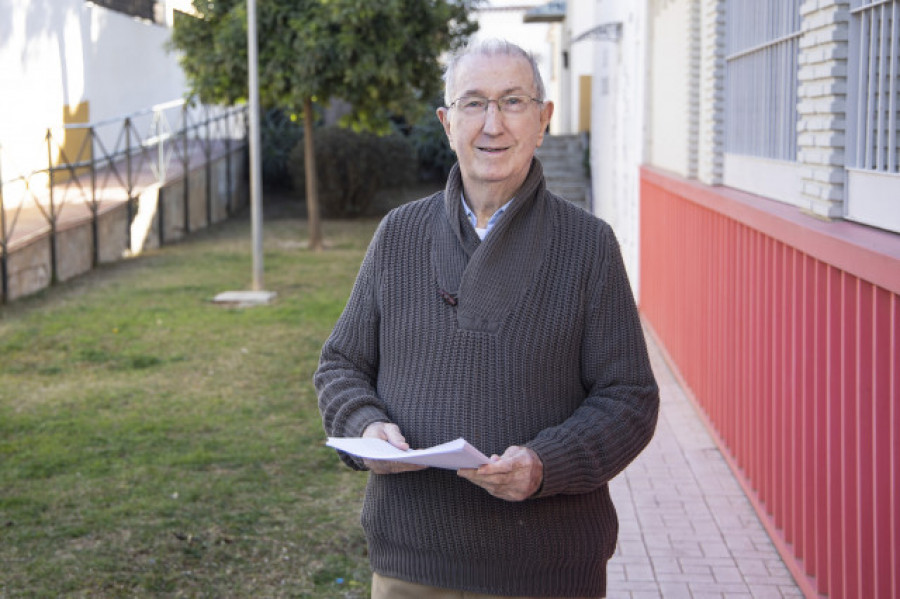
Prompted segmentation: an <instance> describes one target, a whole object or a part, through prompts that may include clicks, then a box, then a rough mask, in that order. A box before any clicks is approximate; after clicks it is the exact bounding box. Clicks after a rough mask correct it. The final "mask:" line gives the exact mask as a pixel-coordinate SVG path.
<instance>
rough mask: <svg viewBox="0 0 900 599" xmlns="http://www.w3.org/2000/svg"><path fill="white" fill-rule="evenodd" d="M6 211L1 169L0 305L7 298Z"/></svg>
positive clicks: (1, 153)
mask: <svg viewBox="0 0 900 599" xmlns="http://www.w3.org/2000/svg"><path fill="white" fill-rule="evenodd" d="M2 164H3V146H0V166H2ZM6 241H7V240H6V209H5V208H4V207H3V169H2V168H0V251H2V252H3V255H2V256H0V304H5V303H6V302H7V298H9V273H8V272H7V245H6Z"/></svg>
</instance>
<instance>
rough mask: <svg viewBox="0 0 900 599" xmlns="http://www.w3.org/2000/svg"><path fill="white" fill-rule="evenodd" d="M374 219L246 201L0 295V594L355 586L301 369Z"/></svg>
mask: <svg viewBox="0 0 900 599" xmlns="http://www.w3.org/2000/svg"><path fill="white" fill-rule="evenodd" d="M376 224H377V220H374V219H372V220H366V221H354V222H340V223H339V222H328V223H325V235H326V238H327V240H328V242H329V244H330V249H328V250H327V251H326V252H324V253H321V254H313V253H311V252H309V251H307V250H306V249H305V247H304V240H305V238H306V223H305V221H302V220H299V219H297V218H293V217H291V216H290V215H288V216H284V215H282V216H281V217H279V218H267V220H266V222H265V229H264V231H265V233H264V240H265V287H266V289H268V290H271V291H276V292H277V293H278V296H277V299H276V301H275V302H274V303H273V304H272V305H270V306H265V307H255V308H246V309H237V308H227V307H222V306H220V305H216V304H213V303H212V302H211V299H212V298H213V296H215V295H216V294H217V293H219V292H221V291H228V290H235V289H246V288H247V287H248V285H249V282H250V274H251V273H250V268H251V266H250V265H251V258H250V227H249V222H248V220H247V219H246V218H244V217H238V218H235V219H233V220H231V221H229V222H227V223H223V224H219V225H216V226H215V227H213V228H212V229H211V230H208V231H203V232H199V233H196V234H194V235H193V236H192V238H191V239H190V240H188V241H185V242H183V243H181V244H178V245H173V246H168V247H165V248H163V249H161V250H158V251H154V252H151V253H149V254H145V255H144V256H141V257H138V258H134V259H130V260H126V261H123V262H121V263H118V264H115V265H109V266H103V267H101V268H100V269H98V270H96V271H94V272H92V273H90V274H88V275H86V276H83V277H81V278H79V279H78V280H75V281H70V282H68V283H64V284H62V285H59V286H57V287H54V288H52V289H50V290H48V291H45V292H43V293H41V294H39V295H37V296H34V297H31V298H26V299H22V300H19V301H17V302H14V303H12V304H10V305H7V306H3V307H0V597H4V598H5V597H57V596H67V597H69V596H71V597H135V596H137V597H140V596H169V597H311V598H326V597H327V598H335V597H367V596H368V587H369V576H370V574H369V570H368V565H367V561H366V556H365V541H364V538H363V536H362V533H361V531H360V529H359V525H358V517H359V507H360V501H361V496H362V490H363V487H364V484H365V478H366V476H365V474H361V473H355V472H352V471H350V470H348V469H347V468H345V467H344V466H342V465H341V464H340V463H339V460H338V458H337V456H336V455H335V454H334V452H333V451H332V450H330V449H327V448H325V447H324V433H323V431H322V427H321V421H320V419H319V414H318V410H317V408H316V397H315V391H314V389H313V386H312V382H311V379H312V374H313V371H314V370H315V367H316V362H317V359H318V353H319V350H320V348H321V345H322V342H323V341H324V340H325V338H326V336H327V335H328V333H329V331H330V329H331V327H332V325H333V323H334V321H335V320H336V319H337V317H338V315H339V314H340V311H341V309H342V307H343V305H344V302H345V301H346V298H347V295H348V293H349V291H350V288H351V286H352V283H353V279H354V277H355V275H356V272H357V270H358V268H359V264H360V261H361V259H362V256H363V253H364V251H365V247H366V245H367V243H368V241H369V239H370V238H371V235H372V233H373V231H374V229H375V226H376Z"/></svg>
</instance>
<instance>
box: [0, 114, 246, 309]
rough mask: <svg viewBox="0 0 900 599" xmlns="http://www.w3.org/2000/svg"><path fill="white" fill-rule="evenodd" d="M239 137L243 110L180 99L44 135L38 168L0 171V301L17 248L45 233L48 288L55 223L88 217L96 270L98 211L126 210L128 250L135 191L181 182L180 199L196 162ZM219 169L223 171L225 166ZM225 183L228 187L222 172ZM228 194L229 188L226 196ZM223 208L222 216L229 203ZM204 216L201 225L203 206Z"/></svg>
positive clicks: (229, 147)
mask: <svg viewBox="0 0 900 599" xmlns="http://www.w3.org/2000/svg"><path fill="white" fill-rule="evenodd" d="M246 132H247V112H246V107H244V106H239V107H218V106H207V105H196V104H192V103H190V102H187V101H184V100H175V101H172V102H167V103H164V104H159V105H157V106H153V107H152V108H149V109H147V110H143V111H139V112H135V113H132V114H130V115H127V116H125V117H123V118H116V119H109V120H105V121H100V122H95V123H86V124H71V125H65V126H63V127H60V128H49V129H47V131H46V134H45V136H44V144H45V147H46V156H47V166H46V167H44V168H40V169H36V170H32V171H30V172H27V173H21V174H16V175H13V176H11V177H9V178H6V179H4V178H3V177H4V176H6V175H5V174H4V173H2V172H0V282H2V295H0V299H2V301H3V302H5V301H7V299H8V297H9V289H8V281H9V272H8V258H9V254H10V251H11V250H12V249H13V248H15V247H16V246H17V245H19V244H24V243H27V242H28V241H29V240H30V239H32V238H33V237H35V236H37V235H46V234H49V238H50V254H51V257H50V269H51V273H50V279H51V283H52V282H55V281H56V280H57V278H58V277H57V264H58V258H57V247H56V240H57V235H56V234H57V231H58V229H59V227H60V225H61V224H62V223H63V221H64V220H65V221H78V220H86V219H90V221H91V223H92V230H93V245H94V247H93V264H94V265H95V266H96V264H97V262H98V260H99V256H98V253H99V250H98V241H97V240H98V235H97V225H98V219H99V215H100V213H101V211H102V210H103V209H104V207H106V206H108V205H109V204H121V203H123V202H124V203H126V204H127V210H128V216H127V222H128V223H129V227H128V231H127V232H126V236H128V246H129V247H130V241H131V240H130V234H131V229H130V224H131V222H132V221H133V219H134V216H135V214H134V208H135V205H134V204H135V200H136V198H137V196H138V195H139V194H140V192H141V191H142V190H143V189H145V188H147V187H149V186H151V185H154V184H159V185H162V184H164V183H165V182H167V181H173V180H177V179H179V178H183V179H184V193H185V197H187V195H188V181H187V176H186V174H187V173H189V172H191V170H192V169H193V168H196V167H197V165H198V164H202V163H206V164H209V163H210V162H211V161H212V160H213V159H215V158H217V157H219V156H225V155H230V154H231V152H232V151H233V150H236V149H237V148H238V147H242V146H243V145H245V144H246V139H247V135H246ZM0 151H2V147H0ZM225 163H226V168H228V169H230V167H231V161H230V160H228V161H225ZM0 164H2V162H0ZM205 176H206V177H207V181H206V184H207V188H209V186H210V181H209V177H210V169H206V175H205ZM226 180H227V181H228V183H229V185H230V184H231V181H232V177H231V173H230V172H229V173H228V176H226ZM231 196H232V194H231V190H229V191H228V197H229V198H231ZM207 197H209V195H208V196H207ZM160 208H162V205H161V206H160ZM227 208H228V211H229V213H230V212H231V209H232V206H231V204H230V203H229V205H228V207H227ZM206 213H207V219H209V218H210V215H211V214H212V210H211V209H210V206H209V205H207V211H206ZM208 224H210V223H207V225H208ZM190 229H191V218H190V212H189V203H187V202H185V207H184V230H185V232H190ZM158 235H159V237H160V238H159V242H160V244H162V243H164V242H165V239H164V238H163V236H164V235H165V232H164V227H161V226H160V227H158Z"/></svg>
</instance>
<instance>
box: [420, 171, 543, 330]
mask: <svg viewBox="0 0 900 599" xmlns="http://www.w3.org/2000/svg"><path fill="white" fill-rule="evenodd" d="M461 193H462V177H461V174H460V172H459V165H458V164H457V165H455V166H454V167H453V169H452V170H451V171H450V175H449V177H448V179H447V186H446V188H445V190H444V198H443V199H444V206H443V208H444V209H443V210H442V211H439V215H438V218H437V222H436V223H435V228H434V239H433V244H432V264H433V267H434V270H435V274H436V276H437V279H438V285H439V286H440V290H441V291H443V292H446V293H447V294H449V295H451V296H454V297H455V298H456V302H457V305H456V311H457V319H458V323H459V326H460V328H463V329H468V330H477V331H484V332H496V331H497V330H498V329H499V327H500V324H501V322H502V320H503V318H504V317H505V315H506V314H507V313H508V312H509V310H510V309H512V307H513V305H514V304H515V302H517V301H518V300H519V298H520V296H521V295H522V294H523V293H524V292H525V291H526V290H527V289H528V287H529V286H530V284H531V281H532V279H533V275H534V273H535V272H536V271H537V269H538V268H539V266H540V263H541V258H542V256H543V253H544V247H545V246H546V244H547V239H548V230H549V227H550V226H551V223H550V222H549V208H548V204H547V202H546V198H545V197H544V196H545V193H546V189H545V184H544V174H543V168H542V166H541V163H540V161H539V160H538V159H536V158H535V159H533V160H532V163H531V169H530V170H529V172H528V176H527V177H526V178H525V181H524V182H523V183H522V186H521V187H520V188H519V190H518V191H517V192H516V194H515V198H516V199H515V201H513V202H512V203H511V204H510V206H509V208H507V210H506V212H505V214H504V216H503V218H502V219H500V220H499V221H498V222H497V224H496V226H495V227H494V228H493V230H492V231H491V234H490V235H488V236H487V237H486V238H485V240H484V241H481V240H480V239H479V238H478V234H477V233H476V232H475V228H474V227H473V226H472V224H471V222H470V221H469V219H468V218H467V217H466V215H465V211H464V210H463V207H462V200H461Z"/></svg>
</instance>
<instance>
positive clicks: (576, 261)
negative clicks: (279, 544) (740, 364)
mask: <svg viewBox="0 0 900 599" xmlns="http://www.w3.org/2000/svg"><path fill="white" fill-rule="evenodd" d="M461 185H462V183H461V179H460V176H459V171H458V167H454V169H453V171H452V172H451V174H450V177H449V180H448V183H447V187H446V189H445V190H444V191H443V192H440V193H437V194H435V195H433V196H431V197H429V198H425V199H423V200H419V201H417V202H413V203H410V204H406V205H404V206H401V207H399V208H397V209H395V210H394V211H392V212H391V213H390V214H388V216H387V217H385V219H384V221H383V222H382V223H381V225H380V226H379V228H378V231H377V232H376V234H375V236H374V237H373V239H372V242H371V244H370V246H369V250H368V252H367V253H366V257H365V259H364V260H363V264H362V267H361V268H360V273H359V276H358V277H357V281H356V284H355V285H354V288H353V291H352V293H351V296H350V299H349V301H348V303H347V306H346V308H345V310H344V313H343V314H342V316H341V317H340V319H339V320H338V322H337V324H336V325H335V328H334V331H333V332H332V334H331V336H330V338H329V339H328V341H327V342H326V344H325V346H324V347H323V350H322V356H321V361H320V365H319V369H318V371H317V372H316V375H315V384H316V388H317V390H318V393H319V406H320V409H321V412H322V417H323V423H324V426H325V430H326V432H327V434H328V435H330V436H336V437H356V436H360V435H361V434H362V432H363V430H364V429H365V427H366V426H368V425H369V424H371V423H372V422H376V421H390V422H395V423H396V424H397V425H399V427H400V430H401V431H402V432H403V434H404V435H405V436H406V439H407V441H408V442H409V443H410V446H411V447H414V448H418V447H429V446H431V445H435V444H438V443H444V442H446V441H450V440H453V439H455V438H457V437H465V438H466V439H467V440H469V442H471V443H472V444H473V445H475V446H476V447H478V448H479V449H480V450H481V451H482V452H484V453H485V454H487V455H490V454H492V453H496V454H502V453H503V451H504V450H505V449H506V448H507V447H509V446H511V445H525V446H527V447H530V448H531V449H533V450H534V451H535V452H536V453H537V454H538V456H539V457H540V458H541V460H542V462H543V464H544V481H543V485H542V487H541V490H540V492H539V493H538V495H537V496H536V497H533V498H531V499H528V500H526V501H523V502H507V501H503V500H500V499H496V498H494V497H492V496H491V495H489V494H488V493H487V492H486V491H484V490H483V489H481V488H480V487H477V486H476V485H473V484H472V483H470V482H468V481H466V480H464V479H461V478H459V477H458V476H457V475H456V473H455V472H452V471H447V470H439V469H426V470H422V471H417V472H409V473H404V474H395V475H370V477H369V482H368V486H367V489H366V497H365V501H364V505H363V511H362V524H363V528H364V530H365V532H366V536H367V539H368V544H369V554H370V559H371V564H372V568H373V569H374V570H375V571H377V572H379V573H381V574H383V575H386V576H392V577H395V578H401V579H404V580H409V581H413V582H418V583H420V584H427V585H432V586H440V587H449V588H456V589H461V590H468V591H474V592H481V593H491V594H500V595H536V596H542V595H544V596H559V597H566V596H572V597H574V596H602V595H604V594H605V592H606V562H607V560H608V559H609V558H610V557H611V556H612V553H613V551H614V549H615V543H616V537H617V531H618V522H617V518H616V514H615V509H614V507H613V505H612V502H611V500H610V497H609V490H608V487H607V483H608V481H609V480H610V479H611V478H612V477H614V476H615V475H616V474H618V473H619V472H621V471H622V469H624V468H625V466H626V465H627V464H628V463H629V462H630V461H631V460H633V459H634V458H635V456H637V454H638V453H640V451H641V450H642V449H643V448H644V447H645V446H646V444H647V443H648V442H649V441H650V438H651V437H652V435H653V431H654V428H655V425H656V417H657V411H658V408H659V396H658V390H657V387H656V383H655V381H654V378H653V373H652V371H651V369H650V363H649V359H648V357H647V350H646V345H645V342H644V337H643V332H642V330H641V325H640V321H639V318H638V314H637V309H636V307H635V304H634V300H633V297H632V294H631V289H630V287H629V285H628V280H627V277H626V274H625V269H624V266H623V264H622V259H621V256H620V253H619V247H618V243H617V241H616V239H615V236H614V235H613V232H612V230H611V229H610V227H609V226H608V225H607V224H606V223H604V222H603V221H601V220H599V219H597V218H595V217H593V216H591V215H589V214H588V213H586V212H584V211H583V210H581V209H580V208H577V207H575V206H573V205H571V204H570V203H568V202H566V201H565V200H562V199H560V198H558V197H556V196H554V195H553V194H551V193H550V192H548V191H547V190H546V188H545V185H544V178H543V172H542V169H541V165H540V162H539V161H538V160H536V159H535V160H534V161H533V163H532V168H531V172H530V173H529V175H528V177H527V179H526V181H525V182H524V184H523V185H522V187H521V189H519V191H518V193H517V194H516V199H515V201H513V202H512V204H511V205H510V207H509V208H508V209H507V211H506V213H505V214H504V215H503V216H502V218H501V219H500V220H499V221H498V223H497V225H496V226H495V227H494V229H493V230H492V231H491V233H490V234H489V235H488V236H487V238H486V239H485V240H484V241H481V240H479V239H478V236H477V234H476V233H475V230H474V228H473V227H472V225H471V223H469V221H468V219H466V218H465V215H464V214H463V210H462V208H461V205H460V192H461ZM442 295H443V297H442ZM448 295H449V296H452V297H454V298H456V304H455V305H452V304H453V302H448V301H447V300H446V299H445V298H444V297H445V296H448ZM341 458H342V459H343V460H344V461H345V462H346V463H347V464H349V465H350V466H352V467H354V468H357V469H360V468H362V467H363V466H362V463H361V462H360V461H358V460H355V459H353V458H351V457H350V456H347V455H346V454H341Z"/></svg>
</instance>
